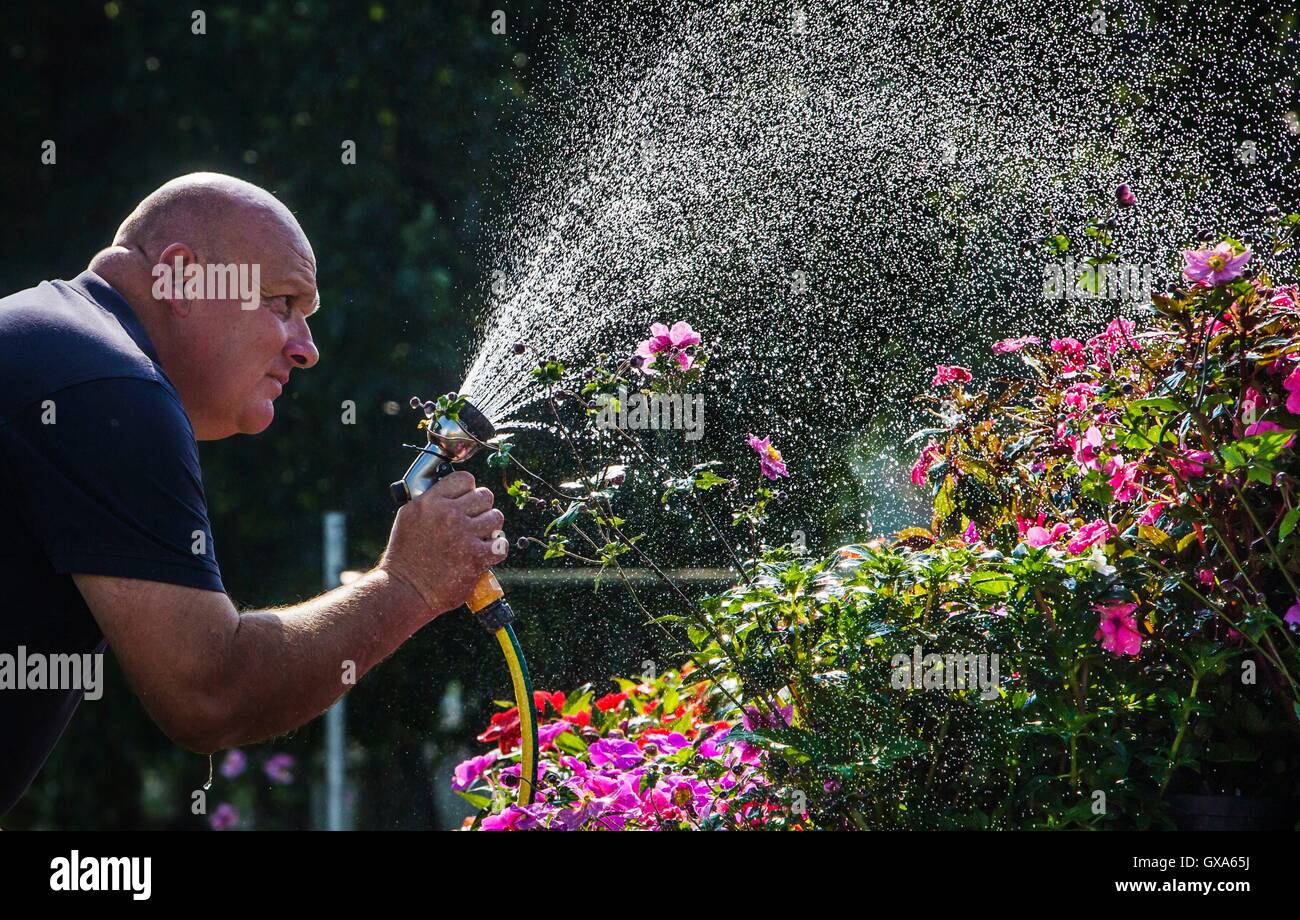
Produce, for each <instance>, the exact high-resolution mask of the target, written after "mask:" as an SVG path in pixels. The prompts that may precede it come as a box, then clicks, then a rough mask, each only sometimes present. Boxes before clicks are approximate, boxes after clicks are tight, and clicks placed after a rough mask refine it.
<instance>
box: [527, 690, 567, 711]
mask: <svg viewBox="0 0 1300 920" xmlns="http://www.w3.org/2000/svg"><path fill="white" fill-rule="evenodd" d="M547 703H550V704H551V706H552V707H553V708H554V709H555V711H556V713H557V714H558V713H559V712H560V710H562V709H563V708H564V692H563V691H562V690H556V691H555V692H554V693H547V692H546V691H545V690H534V691H533V708H534V709H536V710H537V714H538V715H539V716H544V715H546V704H547Z"/></svg>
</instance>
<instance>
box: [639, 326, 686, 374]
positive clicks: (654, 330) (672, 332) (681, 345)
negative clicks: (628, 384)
mask: <svg viewBox="0 0 1300 920" xmlns="http://www.w3.org/2000/svg"><path fill="white" fill-rule="evenodd" d="M700 341H701V340H700V334H699V333H698V332H696V331H695V330H694V329H692V328H691V324H690V323H688V322H686V321H685V320H679V321H677V322H675V323H673V327H672V328H671V329H669V328H668V327H667V326H665V325H664V324H663V323H654V324H653V325H651V327H650V338H648V339H646V340H645V341H643V342H642V343H641V344H639V345H638V346H637V347H636V354H637V356H638V357H639V358H641V359H642V362H641V371H642V373H644V374H647V375H650V376H654V375H655V374H657V373H658V371H656V370H654V369H653V368H652V367H651V365H653V364H654V363H655V362H656V361H657V360H658V357H659V355H660V353H662V352H668V353H669V354H670V355H672V356H673V359H674V360H675V361H676V362H677V366H678V368H680V369H681V370H684V371H687V370H690V369H691V365H692V364H693V363H695V362H694V359H693V358H692V357H691V356H690V355H689V354H688V353H687V352H686V349H687V348H689V347H690V346H692V345H698V344H700Z"/></svg>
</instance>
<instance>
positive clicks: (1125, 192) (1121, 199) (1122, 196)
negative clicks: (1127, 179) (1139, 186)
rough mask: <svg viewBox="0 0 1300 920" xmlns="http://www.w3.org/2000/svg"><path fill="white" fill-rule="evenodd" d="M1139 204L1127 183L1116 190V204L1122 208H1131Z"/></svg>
mask: <svg viewBox="0 0 1300 920" xmlns="http://www.w3.org/2000/svg"><path fill="white" fill-rule="evenodd" d="M1137 202H1138V200H1137V195H1134V194H1133V190H1132V189H1131V188H1129V187H1128V184H1127V183H1126V184H1124V185H1121V186H1120V187H1119V188H1117V189H1115V203H1116V204H1118V205H1119V206H1120V207H1121V208H1131V207H1133V205H1135V204H1137Z"/></svg>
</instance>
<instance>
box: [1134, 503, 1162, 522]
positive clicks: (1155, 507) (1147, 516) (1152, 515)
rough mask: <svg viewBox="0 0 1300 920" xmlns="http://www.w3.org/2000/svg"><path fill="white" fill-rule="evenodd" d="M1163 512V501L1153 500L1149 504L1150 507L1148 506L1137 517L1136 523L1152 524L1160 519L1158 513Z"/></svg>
mask: <svg viewBox="0 0 1300 920" xmlns="http://www.w3.org/2000/svg"><path fill="white" fill-rule="evenodd" d="M1164 513H1165V503H1164V502H1155V503H1153V504H1152V505H1151V507H1150V508H1148V509H1147V510H1146V511H1144V512H1143V513H1142V516H1141V517H1140V518H1138V523H1139V524H1146V525H1151V524H1154V523H1155V522H1156V521H1158V520H1160V515H1162V514H1164Z"/></svg>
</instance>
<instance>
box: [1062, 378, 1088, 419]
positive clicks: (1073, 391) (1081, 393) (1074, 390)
mask: <svg viewBox="0 0 1300 920" xmlns="http://www.w3.org/2000/svg"><path fill="white" fill-rule="evenodd" d="M1094 392H1095V391H1094V390H1093V387H1092V384H1090V383H1075V384H1071V385H1070V386H1069V387H1067V388H1066V390H1065V393H1064V395H1063V396H1062V397H1061V402H1063V403H1065V404H1066V405H1067V406H1069V407H1070V408H1071V409H1073V410H1074V411H1075V412H1086V411H1088V406H1089V404H1090V403H1091V402H1092V397H1093V395H1094Z"/></svg>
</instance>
